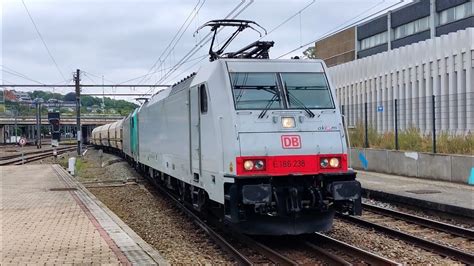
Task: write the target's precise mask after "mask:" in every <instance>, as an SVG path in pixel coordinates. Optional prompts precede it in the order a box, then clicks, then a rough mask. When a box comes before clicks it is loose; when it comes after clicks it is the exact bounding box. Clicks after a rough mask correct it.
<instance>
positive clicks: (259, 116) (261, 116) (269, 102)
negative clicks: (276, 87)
mask: <svg viewBox="0 0 474 266" xmlns="http://www.w3.org/2000/svg"><path fill="white" fill-rule="evenodd" d="M277 98H278V94H276V93H275V94H274V95H273V97H272V98H271V99H270V100H269V101H268V103H267V105H266V106H265V108H263V110H262V112H261V113H260V114H259V115H258V118H259V119H261V118H263V117H264V116H265V114H266V113H267V111H268V109H270V107H271V106H272V104H273V102H274V101H276V99H277Z"/></svg>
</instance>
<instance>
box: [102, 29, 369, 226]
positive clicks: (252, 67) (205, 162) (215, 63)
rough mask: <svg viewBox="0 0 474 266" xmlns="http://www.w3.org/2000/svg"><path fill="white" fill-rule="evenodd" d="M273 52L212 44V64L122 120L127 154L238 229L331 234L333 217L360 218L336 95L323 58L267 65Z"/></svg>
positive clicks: (261, 46) (263, 46) (258, 46)
mask: <svg viewBox="0 0 474 266" xmlns="http://www.w3.org/2000/svg"><path fill="white" fill-rule="evenodd" d="M250 24H254V23H253V22H251V21H243V20H224V21H222V20H219V21H211V22H208V23H207V24H206V25H205V26H211V27H212V30H213V31H214V36H213V40H214V38H215V34H216V33H217V31H218V29H219V27H221V26H234V27H238V29H237V31H236V32H238V31H239V29H240V31H241V29H242V28H245V27H248V26H249V25H250ZM271 46H273V42H255V43H253V44H251V45H249V46H247V47H245V48H243V49H241V50H239V51H237V52H234V53H227V54H225V55H224V54H223V53H222V52H223V49H220V50H218V51H217V52H215V51H214V50H213V48H212V44H211V48H210V55H211V62H209V63H207V64H205V65H203V66H202V67H201V68H200V69H199V70H198V71H197V73H195V74H193V75H191V76H189V77H187V78H186V79H184V80H182V81H181V82H179V83H177V84H175V85H173V86H171V87H170V88H167V89H165V90H162V91H160V92H159V93H158V94H156V95H154V96H153V97H152V98H151V99H150V100H149V101H148V102H146V103H144V104H143V105H142V106H141V107H140V109H139V110H136V111H135V112H134V113H133V115H131V116H129V117H127V118H126V119H125V120H124V122H123V123H118V124H117V126H118V125H122V124H123V129H124V131H126V132H123V134H120V135H121V136H124V139H123V147H124V152H125V155H126V156H127V157H128V158H129V159H130V160H131V161H133V162H134V163H135V164H136V165H137V167H138V168H139V169H141V170H143V172H145V173H147V175H148V176H149V177H150V179H151V180H152V181H153V182H159V183H162V184H164V185H166V186H167V187H168V188H170V189H172V190H174V191H175V192H176V193H177V195H179V197H180V199H181V200H182V201H185V202H188V203H189V205H190V206H192V207H193V208H194V209H195V210H196V211H201V212H204V211H205V212H211V213H213V214H214V215H216V216H218V217H219V218H221V220H222V221H223V222H225V223H227V224H229V225H231V226H233V227H235V228H237V229H238V230H240V231H241V232H244V233H247V234H258V235H296V234H304V233H312V232H315V231H327V230H330V228H331V226H332V222H333V216H334V213H335V212H336V211H339V212H344V213H349V214H353V215H358V214H360V213H361V186H360V183H359V182H358V181H356V173H355V172H354V171H353V170H352V169H350V168H349V158H348V147H347V144H346V143H347V135H346V131H345V129H344V125H343V120H342V117H341V113H340V110H339V107H338V104H337V101H336V98H335V92H334V89H333V87H332V85H331V82H330V79H329V78H328V76H327V75H326V73H327V71H326V66H325V64H324V62H323V61H321V60H294V59H289V60H272V59H268V50H269V48H270V47H271ZM126 138H128V139H126ZM95 143H103V142H101V141H96V142H95ZM129 147H134V148H129ZM125 149H128V150H129V152H127V151H125ZM131 150H135V152H134V153H133V154H131Z"/></svg>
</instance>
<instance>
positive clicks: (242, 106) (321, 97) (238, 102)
mask: <svg viewBox="0 0 474 266" xmlns="http://www.w3.org/2000/svg"><path fill="white" fill-rule="evenodd" d="M230 80H231V83H232V89H233V95H234V102H235V109H236V110H262V109H264V110H269V109H308V108H309V109H332V108H334V103H333V100H332V97H331V93H330V91H329V86H328V83H327V81H326V77H325V75H324V74H323V73H247V72H238V73H230ZM283 97H284V98H283ZM282 99H285V101H283V100H282Z"/></svg>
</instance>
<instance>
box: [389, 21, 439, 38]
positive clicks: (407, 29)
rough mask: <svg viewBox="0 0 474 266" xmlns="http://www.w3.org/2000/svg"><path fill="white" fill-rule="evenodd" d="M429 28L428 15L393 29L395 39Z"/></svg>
mask: <svg viewBox="0 0 474 266" xmlns="http://www.w3.org/2000/svg"><path fill="white" fill-rule="evenodd" d="M429 28H430V17H424V18H421V19H417V20H415V21H412V22H410V23H407V24H403V25H401V26H398V27H396V28H395V29H394V33H395V39H401V38H404V37H406V36H410V35H413V34H415V33H418V32H422V31H425V30H428V29H429Z"/></svg>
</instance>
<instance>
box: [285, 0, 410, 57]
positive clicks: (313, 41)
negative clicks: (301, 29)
mask: <svg viewBox="0 0 474 266" xmlns="http://www.w3.org/2000/svg"><path fill="white" fill-rule="evenodd" d="M404 1H405V0H399V1H398V2H397V3H395V4H392V5H390V6H388V7H385V8H383V9H381V10H378V11H376V12H374V13H372V14H370V15H369V16H365V17H364V18H362V19H359V20H357V21H355V22H352V23H350V22H351V21H353V20H354V19H357V18H359V17H361V16H363V15H364V14H365V13H367V12H369V11H370V10H372V9H374V8H376V7H377V6H380V5H381V4H383V3H384V2H385V0H383V1H381V2H379V3H377V4H375V5H374V6H372V7H370V8H368V9H366V10H364V11H363V12H361V13H359V14H358V15H357V16H354V17H353V18H351V19H349V20H347V21H345V22H344V23H342V24H340V25H338V26H337V27H335V28H333V29H331V30H329V31H327V32H325V33H323V34H322V35H321V36H319V37H318V38H317V39H314V40H312V41H310V42H307V43H304V44H302V45H300V46H298V47H296V48H294V49H292V50H291V51H288V52H286V53H284V54H282V55H280V56H278V57H277V59H279V58H282V57H284V56H287V55H289V54H291V53H293V52H295V51H297V50H299V49H301V48H304V47H306V46H308V45H311V44H313V43H315V42H317V41H319V40H322V39H324V38H326V37H328V36H330V35H333V34H336V33H339V32H341V31H343V30H346V29H348V28H350V27H352V26H355V25H357V24H358V23H360V22H362V21H364V20H366V19H368V18H370V17H373V16H375V15H377V14H380V13H382V12H384V11H387V10H389V9H392V8H394V7H395V6H397V5H399V4H400V3H403V2H404ZM347 23H350V24H349V25H346V24H347Z"/></svg>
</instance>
